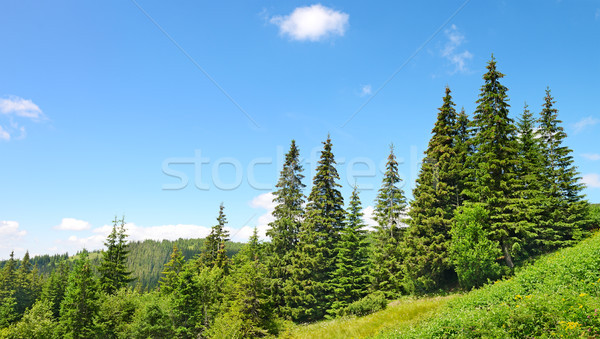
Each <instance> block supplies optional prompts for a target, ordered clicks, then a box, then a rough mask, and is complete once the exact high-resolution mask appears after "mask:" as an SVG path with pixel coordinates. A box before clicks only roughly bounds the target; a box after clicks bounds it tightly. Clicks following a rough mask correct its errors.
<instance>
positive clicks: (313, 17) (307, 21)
mask: <svg viewBox="0 0 600 339" xmlns="http://www.w3.org/2000/svg"><path fill="white" fill-rule="evenodd" d="M348 19H349V15H348V14H347V13H343V12H340V11H335V10H333V9H331V8H327V7H325V6H322V5H321V4H316V5H312V6H308V7H297V8H296V9H294V11H293V12H292V13H291V14H290V15H284V16H281V15H276V16H274V17H272V18H271V20H270V22H271V23H272V24H275V25H277V26H279V33H280V34H281V35H288V36H289V37H290V38H291V39H292V40H300V41H302V40H309V41H319V40H322V39H325V38H327V37H330V36H336V35H338V36H343V35H344V33H346V30H347V29H348Z"/></svg>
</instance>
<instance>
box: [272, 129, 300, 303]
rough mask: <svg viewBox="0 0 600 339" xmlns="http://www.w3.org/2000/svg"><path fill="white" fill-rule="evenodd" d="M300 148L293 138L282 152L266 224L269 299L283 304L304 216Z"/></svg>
mask: <svg viewBox="0 0 600 339" xmlns="http://www.w3.org/2000/svg"><path fill="white" fill-rule="evenodd" d="M299 157H300V151H299V150H298V147H297V146H296V142H295V141H294V140H292V143H291V145H290V150H289V152H288V153H287V154H286V155H285V163H284V164H283V169H282V170H281V174H280V177H279V181H278V182H277V185H276V186H275V187H277V190H276V191H275V192H273V196H274V198H273V202H275V203H276V204H277V205H276V206H275V209H274V210H273V213H272V215H273V217H274V219H275V220H274V221H273V222H271V223H270V224H269V227H270V229H268V230H267V236H269V237H270V238H271V242H270V243H269V252H270V256H269V258H268V259H267V260H268V261H267V267H268V271H269V276H270V278H271V279H270V290H271V297H272V301H273V303H274V304H275V305H277V306H278V307H279V306H283V305H284V304H285V301H284V299H283V295H284V294H283V292H282V288H283V285H284V284H285V282H286V281H287V280H288V279H289V277H290V273H289V267H290V265H291V262H292V256H291V255H292V253H293V251H294V250H295V248H296V246H297V244H298V232H299V230H300V224H301V222H302V219H303V218H304V208H303V205H304V201H305V196H304V193H303V190H304V188H305V187H306V186H305V185H304V184H303V183H302V179H304V175H303V174H302V170H303V169H302V165H301V164H300V159H299Z"/></svg>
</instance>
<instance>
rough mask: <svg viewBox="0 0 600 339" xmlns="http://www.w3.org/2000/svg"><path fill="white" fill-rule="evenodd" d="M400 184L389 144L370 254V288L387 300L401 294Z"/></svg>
mask: <svg viewBox="0 0 600 339" xmlns="http://www.w3.org/2000/svg"><path fill="white" fill-rule="evenodd" d="M401 183H402V179H401V178H400V175H399V174H398V162H397V161H396V156H395V155H394V146H393V145H391V146H390V155H389V156H388V160H387V163H386V171H385V174H384V177H383V182H382V183H381V188H380V189H379V193H378V194H377V198H376V200H375V211H374V214H375V221H377V226H376V227H375V228H376V229H375V236H374V241H373V247H372V251H371V252H372V255H371V258H372V272H371V283H372V286H373V289H374V290H376V291H383V292H384V293H385V295H386V297H388V298H394V297H396V296H398V295H399V294H400V293H402V292H403V288H402V279H403V274H402V257H401V254H400V248H399V245H400V243H401V241H402V240H403V235H404V230H405V225H404V223H403V220H404V219H405V218H406V216H405V209H406V198H405V197H404V192H403V191H402V189H401V188H400V184H401Z"/></svg>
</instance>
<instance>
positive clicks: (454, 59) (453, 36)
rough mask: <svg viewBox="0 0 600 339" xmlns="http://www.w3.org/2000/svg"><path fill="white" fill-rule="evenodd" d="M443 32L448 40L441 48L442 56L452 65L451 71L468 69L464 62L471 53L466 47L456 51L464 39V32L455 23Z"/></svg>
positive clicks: (471, 55) (461, 71) (469, 57)
mask: <svg viewBox="0 0 600 339" xmlns="http://www.w3.org/2000/svg"><path fill="white" fill-rule="evenodd" d="M444 34H445V35H446V38H447V39H448V41H447V42H446V44H445V45H444V48H443V49H442V56H443V57H444V58H446V59H447V60H448V61H450V62H451V63H452V64H453V65H454V70H453V71H452V73H457V72H460V73H463V72H466V71H468V67H467V65H466V62H467V60H471V59H472V58H473V54H471V52H469V51H468V50H466V49H465V50H464V51H462V52H459V51H458V49H459V47H460V46H461V45H462V44H464V43H465V41H466V39H465V36H464V34H462V33H461V32H460V31H459V30H458V28H457V27H456V25H452V26H450V28H449V29H446V30H445V31H444Z"/></svg>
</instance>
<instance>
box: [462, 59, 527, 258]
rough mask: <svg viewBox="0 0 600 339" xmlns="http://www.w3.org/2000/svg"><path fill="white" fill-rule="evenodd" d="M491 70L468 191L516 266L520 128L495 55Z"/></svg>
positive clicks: (475, 124) (475, 126)
mask: <svg viewBox="0 0 600 339" xmlns="http://www.w3.org/2000/svg"><path fill="white" fill-rule="evenodd" d="M487 69H488V72H487V73H486V74H484V75H483V79H484V81H485V83H484V85H483V86H482V87H481V93H480V94H479V99H478V100H477V104H478V106H477V109H476V110H475V114H474V117H473V120H472V121H471V129H472V134H473V137H472V139H471V141H470V145H471V146H472V147H473V152H474V153H473V154H472V156H471V157H469V158H468V160H467V167H468V171H467V173H468V177H467V182H466V184H467V187H466V189H465V193H466V196H467V197H468V199H469V200H470V201H472V202H474V203H481V204H482V206H483V208H484V209H485V210H486V211H487V212H488V214H489V218H490V229H489V234H490V236H491V237H492V240H494V241H497V242H498V243H499V244H500V246H501V248H502V253H503V254H504V260H505V262H506V265H507V266H509V267H511V268H512V267H513V266H514V263H513V256H514V254H515V253H519V252H520V249H521V248H522V245H523V238H522V235H520V234H517V232H516V226H515V216H516V214H517V211H516V209H517V208H518V206H517V205H516V204H515V191H516V188H517V187H516V184H517V182H516V174H515V171H516V166H517V144H516V142H515V134H516V129H515V126H514V123H513V120H512V119H511V118H510V117H509V116H508V109H509V107H510V105H509V104H508V96H507V94H506V92H507V91H508V89H507V88H506V87H505V86H504V85H502V84H501V83H500V79H501V78H502V77H504V74H502V73H500V72H499V71H498V70H497V69H496V61H495V59H494V57H493V56H492V59H491V60H490V62H489V63H488V65H487Z"/></svg>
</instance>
